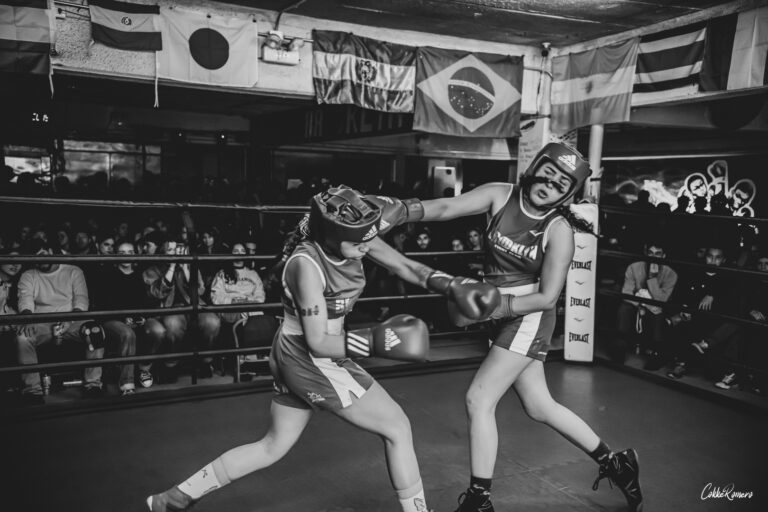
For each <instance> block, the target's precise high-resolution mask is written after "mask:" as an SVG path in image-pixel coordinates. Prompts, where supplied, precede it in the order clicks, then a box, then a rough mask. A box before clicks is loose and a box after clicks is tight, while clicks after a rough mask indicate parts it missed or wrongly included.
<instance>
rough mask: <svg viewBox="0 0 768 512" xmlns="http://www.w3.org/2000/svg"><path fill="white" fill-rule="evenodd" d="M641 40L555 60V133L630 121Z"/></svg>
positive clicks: (624, 42)
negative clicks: (633, 86) (581, 127)
mask: <svg viewBox="0 0 768 512" xmlns="http://www.w3.org/2000/svg"><path fill="white" fill-rule="evenodd" d="M639 43H640V39H639V38H636V37H635V38H632V39H628V40H626V41H622V42H620V43H616V44H613V45H608V46H603V47H601V48H595V49H593V50H587V51H585V52H579V53H572V54H570V55H564V56H562V57H555V58H554V59H552V125H551V126H552V131H553V132H555V133H565V132H567V131H570V130H573V129H574V128H578V127H580V126H588V125H592V124H608V123H621V122H623V121H628V120H629V106H630V99H631V97H632V84H633V82H634V79H635V64H636V62H637V51H638V47H639Z"/></svg>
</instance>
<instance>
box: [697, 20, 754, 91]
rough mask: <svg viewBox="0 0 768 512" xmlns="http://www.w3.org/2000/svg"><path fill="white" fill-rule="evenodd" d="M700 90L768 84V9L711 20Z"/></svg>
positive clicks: (732, 88) (730, 88)
mask: <svg viewBox="0 0 768 512" xmlns="http://www.w3.org/2000/svg"><path fill="white" fill-rule="evenodd" d="M700 83H701V90H703V91H724V90H729V91H730V90H734V89H744V88H748V87H759V86H763V85H766V84H768V7H761V8H759V9H752V10H751V11H745V12H740V13H738V14H731V15H729V16H722V17H720V18H715V19H712V20H709V26H708V28H707V37H706V42H705V49H704V63H703V65H702V69H701V77H700Z"/></svg>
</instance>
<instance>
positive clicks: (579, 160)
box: [523, 142, 592, 208]
mask: <svg viewBox="0 0 768 512" xmlns="http://www.w3.org/2000/svg"><path fill="white" fill-rule="evenodd" d="M544 162H550V163H551V164H552V165H554V166H555V167H557V168H558V169H559V170H560V172H562V173H563V174H565V175H567V176H569V177H570V178H571V188H570V189H569V190H568V192H567V193H566V194H565V195H564V196H563V197H562V198H561V199H560V200H558V201H557V202H555V203H554V204H552V205H551V206H552V207H553V208H554V207H557V206H560V205H561V204H563V203H565V202H566V201H568V200H569V199H570V198H571V197H573V196H574V194H576V192H577V191H578V190H579V189H580V188H581V186H582V185H583V184H584V182H585V181H587V178H588V177H589V176H590V174H592V169H590V168H589V162H587V161H586V160H585V159H584V157H583V156H582V155H581V153H579V152H578V151H576V150H575V149H573V148H572V147H570V146H568V145H566V144H563V143H561V142H550V143H549V144H547V145H546V146H544V147H543V148H541V151H539V152H538V153H537V154H536V156H535V157H534V158H533V162H531V165H529V166H528V169H526V171H525V174H524V175H523V176H527V177H533V176H534V174H536V170H537V169H538V168H539V167H541V164H543V163H544Z"/></svg>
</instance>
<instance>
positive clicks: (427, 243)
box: [0, 176, 483, 404]
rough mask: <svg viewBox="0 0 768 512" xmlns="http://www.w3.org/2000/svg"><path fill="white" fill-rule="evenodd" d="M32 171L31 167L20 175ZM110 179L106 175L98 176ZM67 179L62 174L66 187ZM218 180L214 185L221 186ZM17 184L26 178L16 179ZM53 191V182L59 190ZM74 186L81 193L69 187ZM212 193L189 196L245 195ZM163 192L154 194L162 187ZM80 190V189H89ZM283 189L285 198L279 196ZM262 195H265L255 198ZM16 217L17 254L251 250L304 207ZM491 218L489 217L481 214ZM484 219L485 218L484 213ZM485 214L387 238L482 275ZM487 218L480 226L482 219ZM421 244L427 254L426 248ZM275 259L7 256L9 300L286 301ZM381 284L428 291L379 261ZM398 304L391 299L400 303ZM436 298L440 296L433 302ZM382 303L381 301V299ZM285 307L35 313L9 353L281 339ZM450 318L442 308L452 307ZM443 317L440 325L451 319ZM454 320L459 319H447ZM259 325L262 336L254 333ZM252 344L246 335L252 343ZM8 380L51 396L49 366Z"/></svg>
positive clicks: (140, 368)
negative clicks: (46, 260)
mask: <svg viewBox="0 0 768 512" xmlns="http://www.w3.org/2000/svg"><path fill="white" fill-rule="evenodd" d="M20 177H21V176H20ZM94 181H95V182H97V183H101V182H100V181H98V180H94ZM60 185H61V184H60V183H59V186H60ZM212 186H213V184H212V182H209V183H208V184H207V185H204V186H203V190H205V189H206V187H212ZM330 186H331V182H330V181H329V180H325V179H318V180H314V179H313V180H309V181H308V182H307V183H305V184H302V185H301V186H299V187H294V188H293V189H291V190H290V191H285V190H283V191H282V192H281V193H274V194H273V193H271V192H268V191H266V190H265V191H264V192H263V193H264V195H265V196H268V197H269V198H270V202H269V203H270V204H277V203H279V202H283V203H284V204H286V203H288V204H297V205H301V204H307V201H308V200H309V198H310V197H311V196H312V195H314V194H316V193H317V192H319V191H321V190H323V189H324V188H328V187H330ZM14 187H17V188H15V189H14ZM34 187H42V185H36V184H27V183H26V182H25V181H24V180H22V182H21V183H16V184H10V185H9V184H8V183H6V184H5V185H4V193H5V194H8V193H17V195H29V196H36V195H43V196H45V195H49V194H44V193H43V192H42V191H41V190H38V189H35V188H34ZM420 187H421V185H420V184H416V185H415V186H414V188H413V189H410V190H409V191H408V192H403V191H402V189H398V187H396V186H394V185H393V184H391V183H386V182H379V183H378V184H373V185H370V186H367V187H360V188H362V189H363V190H365V191H366V192H368V193H375V194H392V195H395V194H397V195H403V196H409V195H411V194H412V195H421V197H424V196H423V195H422V194H423V190H421V188H420ZM47 190H48V191H49V192H50V188H49V189H47ZM68 190H69V192H68V193H66V194H63V193H59V192H58V191H57V192H56V195H59V196H63V197H73V196H78V194H76V193H75V192H74V191H72V190H71V189H68ZM97 190H99V189H98V187H97V186H96V185H93V184H89V185H87V186H86V187H85V188H84V190H80V191H79V192H88V194H86V195H87V196H88V197H90V198H99V199H115V198H118V197H116V195H115V194H114V193H112V194H104V195H103V196H100V195H99V193H98V192H97ZM222 190H223V189H222V188H221V187H219V189H218V192H219V195H216V194H215V193H211V194H205V193H201V194H199V195H197V196H193V197H190V196H186V197H184V201H194V200H196V199H199V200H201V201H205V200H208V201H215V202H224V201H225V200H233V199H234V200H237V198H236V197H233V196H232V195H230V194H227V193H221V192H222ZM150 196H151V195H150ZM78 197H79V196H78ZM273 198H275V201H274V203H273V202H272V199H273ZM141 199H154V200H157V199H163V200H167V199H181V198H180V197H179V198H174V197H173V196H172V195H165V196H163V197H158V196H157V195H155V196H151V197H149V198H147V197H142V198H141ZM250 199H251V202H252V203H258V202H260V201H259V199H258V198H257V197H251V198H250ZM0 208H2V209H4V213H5V214H6V215H5V216H4V217H5V218H6V219H12V221H9V222H6V223H4V225H3V227H2V229H0V252H2V254H8V255H17V254H22V255H44V254H62V255H111V254H118V255H121V256H133V255H137V254H138V255H159V254H172V255H186V254H190V253H191V252H194V253H195V254H198V255H216V254H243V255H245V254H249V255H255V254H259V255H264V256H270V257H271V256H272V255H275V254H276V253H278V252H279V250H280V249H281V248H282V244H283V242H284V240H285V239H286V237H287V236H288V235H289V233H290V232H291V230H292V229H293V228H294V226H295V225H296V222H297V220H298V218H299V215H298V214H294V215H270V214H263V215H259V214H258V213H255V212H245V213H243V212H238V213H235V212H209V211H206V212H205V214H204V215H198V216H197V217H196V218H195V219H193V220H194V221H195V222H197V223H199V224H197V225H196V231H195V232H194V233H191V232H190V230H189V228H190V227H191V226H189V225H188V224H185V223H183V222H182V221H181V216H180V212H179V211H174V210H168V209H157V210H152V209H149V210H145V209H140V210H136V209H131V210H122V209H109V208H104V209H101V208H88V209H85V208H77V207H71V206H64V205H51V206H41V205H24V204H5V205H2V206H0ZM478 220H479V221H480V222H482V219H474V221H478ZM474 221H473V222H474ZM473 222H470V223H466V222H464V223H462V224H452V225H449V226H446V225H445V223H442V225H434V226H432V225H418V226H417V225H407V226H401V227H399V228H398V229H396V230H393V231H392V232H391V233H389V234H387V240H388V241H389V242H390V243H391V244H392V245H393V246H394V247H395V248H397V250H399V251H402V252H410V253H415V254H416V257H418V258H420V259H422V260H425V261H427V262H428V263H429V264H432V265H433V266H435V267H438V268H445V269H447V270H449V271H451V272H453V273H455V274H459V275H475V276H477V277H480V276H481V274H482V264H481V261H482V258H481V254H482V243H483V242H482V235H481V233H482V231H481V229H480V228H479V227H477V226H475V225H474V223H473ZM478 225H480V224H479V223H478ZM448 250H454V251H476V252H477V256H473V255H467V254H461V255H457V256H455V257H449V258H447V259H446V260H445V261H444V262H443V263H440V262H439V261H438V260H437V257H435V256H434V255H432V253H433V252H434V251H448ZM418 253H424V255H423V256H422V255H419V254H418ZM272 263H273V260H271V259H270V258H264V259H260V260H248V261H245V260H242V261H211V260H202V261H200V262H199V271H198V274H197V275H196V276H194V275H192V272H191V268H190V264H189V263H174V262H140V263H139V262H136V261H126V262H121V263H112V262H106V263H95V262H82V263H81V262H77V263H66V264H65V263H55V264H28V265H23V266H22V265H19V264H3V265H2V266H0V309H1V310H2V314H4V315H6V314H16V313H21V314H33V313H45V312H49V313H52V312H56V313H62V312H73V311H104V310H126V311H127V310H140V309H146V308H178V307H184V306H190V305H191V304H192V303H193V302H194V300H195V299H194V298H196V300H197V302H198V303H199V304H201V305H205V304H216V305H218V304H238V303H263V302H265V301H269V302H278V301H279V298H280V286H279V276H275V275H273V274H272V273H271V272H270V270H271V265H272ZM366 271H367V272H368V279H369V286H368V293H369V294H371V295H403V294H414V293H417V294H423V293H425V292H424V291H423V290H420V289H419V290H415V289H411V288H406V286H405V284H404V283H403V282H401V281H400V280H398V279H395V278H394V276H391V275H387V273H386V271H384V270H383V269H382V268H380V267H377V266H375V265H373V264H370V265H368V264H366ZM388 304H389V303H388ZM432 304H433V303H432ZM360 309H361V312H360V315H361V318H358V320H361V321H365V320H371V321H375V320H381V319H384V318H386V317H388V316H391V315H393V314H396V313H397V312H398V311H399V309H401V308H399V306H393V307H388V306H382V307H378V306H377V307H374V308H373V309H371V310H370V311H366V310H365V309H366V308H365V307H362V308H360ZM369 309H370V308H369ZM434 309H435V308H434V307H429V306H425V316H427V317H433V318H434V320H433V321H432V323H433V325H434V324H435V323H436V322H442V323H444V316H445V315H439V314H436V313H435V312H434V311H433V310H434ZM274 314H277V313H275V310H267V311H265V312H264V313H262V311H252V312H249V313H247V314H246V313H210V312H199V313H198V314H197V315H195V316H194V317H193V316H192V315H190V314H188V313H187V314H172V315H158V316H154V317H152V316H144V315H137V314H126V315H125V316H123V317H120V318H113V319H100V320H98V321H94V320H81V321H76V322H49V323H27V324H23V325H16V326H7V325H6V326H3V327H2V332H0V336H2V337H3V343H2V347H3V352H2V354H0V357H2V359H1V360H0V364H3V365H13V364H16V363H20V364H34V363H37V362H38V361H39V360H40V358H39V357H38V356H40V357H41V358H42V359H43V360H48V359H51V358H62V357H63V358H70V359H72V358H74V359H82V358H83V357H84V358H86V359H101V358H104V357H117V356H134V355H153V354H161V353H176V352H184V351H188V350H191V349H197V350H208V349H214V348H225V347H229V346H232V343H233V340H232V336H233V334H232V333H233V329H232V326H233V324H235V323H237V322H238V321H240V320H242V321H243V322H244V323H245V326H244V330H243V332H245V333H246V337H248V338H249V339H248V342H249V343H251V344H253V345H258V346H264V345H269V344H270V342H271V334H272V333H273V332H274V328H272V329H271V330H272V332H270V329H265V326H273V325H274V324H275V322H274V317H273V315H274ZM441 317H442V318H441ZM442 323H441V324H440V325H441V326H442ZM444 327H449V326H444ZM253 333H259V336H258V337H259V339H252V338H253V336H252V334H253ZM241 346H243V344H242V342H241ZM115 370H116V374H115V375H114V376H112V374H111V373H110V372H109V371H108V372H106V377H105V379H110V378H112V380H113V381H114V384H115V387H116V389H117V390H118V392H119V394H121V395H124V396H129V395H132V394H134V393H135V392H136V390H137V389H143V388H150V387H152V386H153V385H154V384H155V383H156V382H160V383H172V382H175V381H176V380H177V379H178V376H179V375H180V374H181V373H183V372H186V371H194V372H196V374H197V375H198V376H199V377H201V378H206V377H211V376H212V375H213V374H214V373H222V372H224V371H228V370H229V367H225V365H224V364H223V363H222V361H221V360H219V359H213V358H204V359H201V360H200V363H199V365H198V366H197V367H194V368H191V367H189V365H188V364H185V363H184V362H181V363H180V362H177V361H176V360H173V359H164V360H162V361H158V362H155V363H149V362H141V363H139V364H136V365H134V364H126V365H121V366H120V367H118V368H116V369H115ZM83 373H84V377H83V378H82V381H83V391H84V393H85V394H86V395H87V396H100V395H101V394H103V393H104V392H105V390H106V389H107V386H105V385H104V383H103V382H102V380H103V379H102V377H103V375H102V369H101V367H98V366H92V367H88V368H87V369H85V370H84V372H83ZM2 384H3V386H4V388H5V389H6V390H8V391H20V392H21V393H20V396H21V397H22V401H23V402H24V403H32V404H34V403H42V402H44V401H45V392H46V391H47V389H46V383H45V382H44V381H42V380H41V374H40V373H38V372H30V373H26V374H23V377H22V379H20V380H19V379H18V377H16V378H15V379H14V378H11V377H7V378H4V381H3V383H2Z"/></svg>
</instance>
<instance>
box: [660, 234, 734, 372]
mask: <svg viewBox="0 0 768 512" xmlns="http://www.w3.org/2000/svg"><path fill="white" fill-rule="evenodd" d="M704 259H705V261H706V264H707V265H709V266H710V267H711V270H706V271H704V272H700V273H699V274H698V275H695V276H694V277H693V279H691V281H690V284H689V285H688V286H687V287H686V288H685V289H683V290H682V292H683V293H682V294H681V296H680V299H681V302H682V303H683V305H685V306H688V307H689V308H693V309H695V310H697V311H701V312H702V313H706V312H712V313H720V314H724V315H736V314H738V303H739V301H738V299H737V297H736V296H735V293H734V291H735V289H734V287H733V281H732V280H731V279H729V278H728V277H727V276H726V275H725V274H723V273H721V272H718V271H717V267H720V266H721V265H722V264H723V263H724V262H725V261H726V258H725V249H724V247H723V245H722V244H720V243H719V242H717V243H711V244H710V245H709V247H708V248H707V251H706V253H705V256H704ZM668 323H669V324H670V325H671V326H672V327H673V328H674V331H673V333H672V334H671V335H670V340H671V341H672V356H673V357H674V368H673V370H672V371H670V372H669V373H668V374H667V375H668V376H669V377H670V378H673V379H680V378H682V377H683V376H684V375H686V373H687V372H688V371H689V370H690V368H691V366H692V365H696V363H699V362H701V360H700V358H699V357H698V356H697V354H698V355H701V351H699V350H698V349H697V348H696V346H698V344H699V343H700V342H702V341H703V342H704V343H706V344H712V343H714V344H721V343H725V342H726V341H727V339H728V338H731V337H732V336H734V335H735V333H736V331H737V330H736V329H735V325H734V324H731V323H729V322H724V321H723V320H720V319H718V318H715V317H711V316H708V315H706V314H698V313H695V312H694V313H688V312H681V313H680V314H679V315H675V316H673V317H671V318H670V319H669V321H668ZM693 344H696V346H694V345H693Z"/></svg>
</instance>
